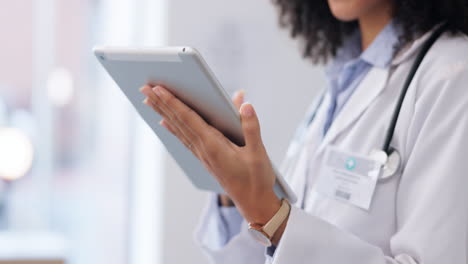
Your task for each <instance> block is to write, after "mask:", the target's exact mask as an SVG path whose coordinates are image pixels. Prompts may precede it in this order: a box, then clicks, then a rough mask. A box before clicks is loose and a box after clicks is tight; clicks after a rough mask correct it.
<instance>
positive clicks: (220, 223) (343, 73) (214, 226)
mask: <svg viewBox="0 0 468 264" xmlns="http://www.w3.org/2000/svg"><path fill="white" fill-rule="evenodd" d="M395 29H396V28H395V26H394V24H393V23H392V22H390V23H389V24H388V25H387V26H386V27H385V28H384V29H383V30H382V31H381V32H380V33H379V35H378V36H377V37H376V39H375V40H374V41H373V42H372V44H371V45H370V46H369V47H368V48H367V49H366V50H365V51H364V52H362V50H361V36H360V32H359V31H356V32H355V33H354V34H352V35H351V36H350V37H349V38H348V39H346V40H345V42H344V44H343V46H342V48H340V49H339V50H338V52H337V55H336V56H335V59H334V60H333V62H332V63H331V64H330V65H329V66H328V67H327V69H326V75H327V80H328V86H329V90H328V92H329V93H330V94H331V96H330V98H331V99H330V100H331V102H330V107H329V109H328V112H327V120H326V123H325V127H324V134H325V133H326V132H327V131H328V129H329V128H330V126H331V124H332V122H333V120H334V119H335V117H336V116H337V115H338V113H339V112H340V111H341V109H342V108H343V106H344V105H345V103H346V102H347V101H348V99H349V98H350V97H351V95H352V93H353V92H354V91H355V90H356V88H357V87H358V86H359V84H360V82H361V81H362V79H364V77H365V76H366V74H367V73H368V72H369V70H370V69H371V68H372V67H380V68H386V67H388V66H389V65H390V63H391V61H392V59H393V55H394V46H395V45H396V44H397V42H398V34H397V32H396V30H395ZM217 203H218V202H217V197H216V195H214V196H213V200H212V204H211V206H210V208H211V209H210V211H209V212H208V214H209V216H210V217H209V219H211V220H210V221H206V222H205V223H203V225H204V228H203V230H204V231H203V233H204V234H202V237H203V238H202V240H203V241H200V242H201V243H204V244H205V245H206V246H208V247H210V248H222V247H223V246H225V245H226V244H227V243H228V242H229V241H230V240H231V238H232V237H234V236H235V235H237V234H238V233H239V232H240V228H241V223H242V216H241V215H240V214H239V212H238V210H237V209H236V208H235V207H222V208H220V207H219V206H218V204H217ZM274 251H275V248H274V247H271V248H268V250H267V254H268V255H270V256H272V255H273V253H274Z"/></svg>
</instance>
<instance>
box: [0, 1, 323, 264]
mask: <svg viewBox="0 0 468 264" xmlns="http://www.w3.org/2000/svg"><path fill="white" fill-rule="evenodd" d="M97 44H101V45H102V44H105V45H123V46H130V45H133V46H162V45H188V46H193V47H196V48H197V49H199V50H200V51H201V53H202V54H203V55H204V56H205V59H206V60H207V62H208V64H209V65H210V66H211V68H212V70H213V71H214V72H215V74H216V75H217V77H218V79H219V80H220V82H221V83H222V84H223V86H224V88H225V89H226V90H228V92H229V93H233V92H234V91H236V90H238V89H245V90H246V93H247V100H248V101H250V102H252V103H253V104H254V105H255V107H256V109H257V111H258V113H259V116H260V118H261V123H262V134H263V137H264V141H265V145H266V147H267V149H268V151H269V154H270V155H271V158H272V160H273V162H274V163H275V164H276V165H277V166H279V165H280V162H281V160H282V158H283V156H284V153H285V150H286V148H287V145H288V141H289V140H290V139H291V137H292V134H293V132H294V128H295V126H296V125H297V123H298V122H299V121H300V119H301V118H302V115H303V113H304V111H305V109H306V108H307V106H308V105H309V104H310V103H311V102H312V101H313V100H314V97H315V96H316V95H317V93H318V92H319V91H320V90H321V89H322V88H323V87H324V76H323V69H321V68H320V67H317V66H312V64H310V63H309V62H308V61H305V60H303V59H301V56H300V55H301V51H300V45H298V44H297V43H296V42H295V41H293V40H291V39H290V38H289V36H288V32H286V31H283V30H281V29H279V27H278V18H277V10H276V9H275V8H274V6H273V5H272V4H271V3H270V1H265V0H255V1H252V0H237V1H219V0H197V1H190V0H15V1H6V2H3V3H2V7H1V8H0V179H1V180H0V263H47V264H48V263H67V264H68V263H70V264H81V263H87V264H90V263H113V264H120V263H122V264H124V263H129V264H136V263H138V264H150V263H151V264H155V263H156V264H159V263H171V264H172V263H174V264H175V263H207V262H208V260H207V259H206V258H205V257H204V255H203V253H202V252H201V251H200V250H199V249H198V247H197V245H196V243H195V242H194V239H193V235H192V234H193V231H194V229H195V227H196V225H197V222H198V218H199V217H200V215H201V212H202V209H203V207H204V206H205V203H206V201H207V198H208V194H207V193H205V192H201V191H198V190H196V189H195V188H194V187H193V186H192V185H191V183H190V182H189V180H188V179H187V178H186V177H185V175H184V174H183V173H182V172H181V170H180V169H179V168H178V166H177V165H176V164H175V163H174V161H173V160H172V159H171V157H170V156H168V154H167V153H166V151H165V150H164V148H162V147H161V143H160V142H159V141H158V139H157V138H156V136H154V135H153V134H152V132H151V131H150V130H149V128H148V127H147V126H146V125H145V124H144V123H143V122H142V120H141V119H140V118H139V117H138V116H137V115H136V112H135V111H134V110H133V109H132V108H131V106H130V104H129V102H128V101H127V99H126V98H125V97H124V96H123V94H122V93H121V92H120V90H119V89H118V87H116V85H115V84H114V82H113V81H112V80H111V79H110V77H109V76H108V75H107V74H106V73H105V72H104V70H103V69H102V68H101V67H100V66H99V65H98V64H97V61H96V60H95V58H94V57H93V54H92V48H93V46H94V45H97Z"/></svg>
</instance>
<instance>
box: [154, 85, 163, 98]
mask: <svg viewBox="0 0 468 264" xmlns="http://www.w3.org/2000/svg"><path fill="white" fill-rule="evenodd" d="M153 92H154V93H155V94H156V95H157V96H161V95H162V93H163V91H162V87H161V86H156V87H154V88H153Z"/></svg>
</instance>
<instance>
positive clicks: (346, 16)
mask: <svg viewBox="0 0 468 264" xmlns="http://www.w3.org/2000/svg"><path fill="white" fill-rule="evenodd" d="M383 2H385V1H384V0H328V5H329V6H330V10H331V12H332V14H333V16H334V17H336V18H337V19H338V20H341V21H353V20H356V19H358V18H359V17H360V16H361V15H362V14H363V13H366V12H367V11H370V10H371V9H372V8H373V7H375V6H376V5H378V4H379V3H383Z"/></svg>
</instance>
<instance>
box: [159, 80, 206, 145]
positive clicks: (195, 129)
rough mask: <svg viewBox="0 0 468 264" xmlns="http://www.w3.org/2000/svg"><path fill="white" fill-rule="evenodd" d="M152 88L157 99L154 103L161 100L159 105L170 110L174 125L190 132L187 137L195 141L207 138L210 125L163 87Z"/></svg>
mask: <svg viewBox="0 0 468 264" xmlns="http://www.w3.org/2000/svg"><path fill="white" fill-rule="evenodd" d="M153 90H154V92H155V94H156V95H157V98H158V100H159V101H156V103H157V104H159V102H162V104H163V105H162V106H161V107H162V108H164V109H166V110H168V111H170V112H172V114H173V116H174V121H176V125H177V126H179V128H181V130H182V131H184V130H187V132H191V135H190V136H189V135H187V136H189V139H191V140H192V141H194V142H195V141H198V140H199V139H200V138H207V137H208V136H209V132H212V131H211V130H212V127H211V126H209V125H208V124H207V123H206V122H205V120H203V119H202V118H201V117H200V116H199V115H198V114H197V113H196V112H195V111H193V110H192V109H191V108H190V107H188V106H187V105H185V104H184V103H183V102H182V101H180V100H179V99H177V98H176V97H175V96H174V95H172V94H171V93H170V92H169V91H167V90H166V89H164V88H163V87H161V86H156V87H155V88H153ZM190 137H191V138H190Z"/></svg>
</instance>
